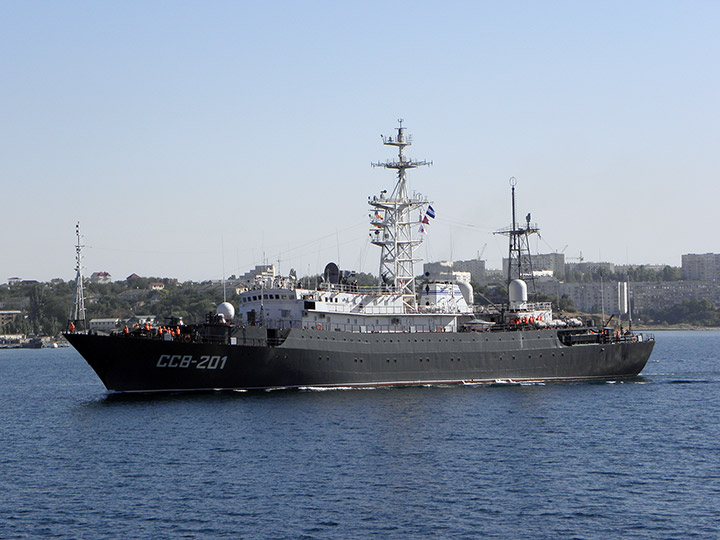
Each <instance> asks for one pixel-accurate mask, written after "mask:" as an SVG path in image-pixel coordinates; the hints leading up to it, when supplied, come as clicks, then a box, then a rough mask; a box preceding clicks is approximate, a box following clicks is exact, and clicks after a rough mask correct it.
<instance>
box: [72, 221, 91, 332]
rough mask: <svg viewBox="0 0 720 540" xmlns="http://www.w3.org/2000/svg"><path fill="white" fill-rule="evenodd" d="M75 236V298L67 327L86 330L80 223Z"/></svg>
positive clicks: (76, 227)
mask: <svg viewBox="0 0 720 540" xmlns="http://www.w3.org/2000/svg"><path fill="white" fill-rule="evenodd" d="M75 235H76V236H77V244H76V245H75V298H74V299H73V305H72V307H71V308H70V316H69V317H68V327H69V328H71V329H75V328H76V329H77V330H86V329H87V325H86V321H85V292H84V290H83V274H82V248H84V247H85V246H83V245H82V244H81V243H80V239H81V235H80V222H78V223H77V224H76V225H75Z"/></svg>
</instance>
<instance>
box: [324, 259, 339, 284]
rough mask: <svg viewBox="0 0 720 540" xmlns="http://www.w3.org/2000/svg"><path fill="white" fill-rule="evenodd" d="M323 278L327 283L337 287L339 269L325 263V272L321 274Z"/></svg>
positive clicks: (334, 265) (332, 263)
mask: <svg viewBox="0 0 720 540" xmlns="http://www.w3.org/2000/svg"><path fill="white" fill-rule="evenodd" d="M323 278H325V281H326V282H327V283H332V284H334V285H337V284H338V283H339V282H340V269H339V268H338V265H337V264H335V263H334V262H331V263H327V265H326V266H325V271H324V272H323Z"/></svg>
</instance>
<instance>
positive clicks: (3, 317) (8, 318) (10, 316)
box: [0, 310, 22, 326]
mask: <svg viewBox="0 0 720 540" xmlns="http://www.w3.org/2000/svg"><path fill="white" fill-rule="evenodd" d="M21 315H22V311H18V310H8V311H0V326H5V325H6V324H10V323H11V322H13V321H14V320H15V319H16V318H17V317H20V316H21Z"/></svg>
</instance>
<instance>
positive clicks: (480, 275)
mask: <svg viewBox="0 0 720 540" xmlns="http://www.w3.org/2000/svg"><path fill="white" fill-rule="evenodd" d="M453 270H455V271H457V272H469V273H470V279H471V280H472V281H474V282H475V283H482V282H483V281H485V261H483V260H482V259H470V260H468V261H454V262H453Z"/></svg>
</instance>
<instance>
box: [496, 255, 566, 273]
mask: <svg viewBox="0 0 720 540" xmlns="http://www.w3.org/2000/svg"><path fill="white" fill-rule="evenodd" d="M521 263H522V266H523V268H525V269H527V270H528V271H529V270H530V268H532V271H533V272H552V275H553V276H554V277H556V278H558V279H563V278H564V277H565V254H563V253H538V254H537V255H530V256H529V258H528V255H523V256H522V259H521ZM502 264H503V275H504V276H507V275H508V266H509V264H510V263H509V259H507V258H505V259H503V262H502Z"/></svg>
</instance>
